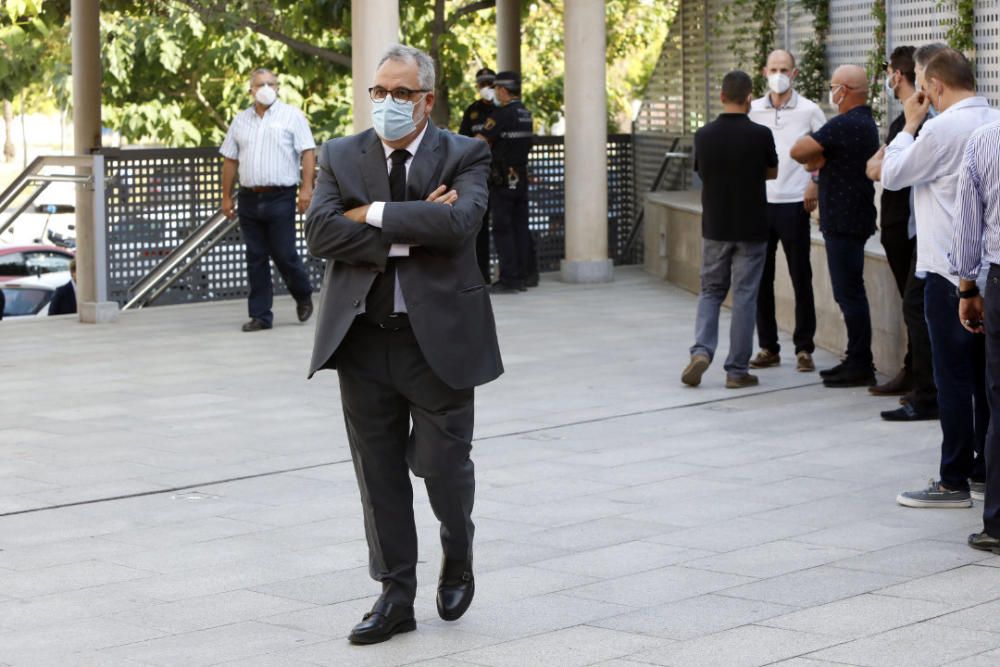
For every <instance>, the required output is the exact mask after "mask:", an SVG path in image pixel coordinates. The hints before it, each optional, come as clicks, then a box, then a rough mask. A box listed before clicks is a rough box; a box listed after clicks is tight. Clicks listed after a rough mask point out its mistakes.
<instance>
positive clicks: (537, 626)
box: [429, 593, 630, 640]
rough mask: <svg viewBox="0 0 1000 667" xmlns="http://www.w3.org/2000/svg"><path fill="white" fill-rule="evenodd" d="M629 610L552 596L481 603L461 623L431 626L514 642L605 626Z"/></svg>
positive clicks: (435, 620)
mask: <svg viewBox="0 0 1000 667" xmlns="http://www.w3.org/2000/svg"><path fill="white" fill-rule="evenodd" d="M629 609H630V608H629V607H624V606H622V605H615V604H609V603H607V602H597V601H595V600H582V599H580V598H574V597H569V596H567V595H563V594H560V593H551V594H548V595H540V596H537V597H531V598H525V599H522V600H514V601H512V602H501V603H497V604H481V603H480V601H479V600H478V599H477V600H476V601H475V602H474V603H473V605H472V606H471V607H470V608H469V611H468V612H466V614H465V615H464V616H463V617H462V618H461V619H459V620H458V621H455V622H453V623H449V622H446V621H443V620H441V619H439V618H432V619H431V620H430V621H429V624H430V625H436V626H442V627H456V628H458V629H459V630H462V631H463V632H472V633H475V634H477V635H483V636H487V637H496V638H498V639H504V640H510V639H517V638H520V637H527V636H530V635H537V634H541V633H545V632H553V631H556V630H562V629H563V628H568V627H571V626H574V625H580V624H588V625H603V623H601V620H602V619H609V618H612V617H614V616H617V615H620V614H622V613H624V612H626V611H628V610H629ZM435 615H436V614H435Z"/></svg>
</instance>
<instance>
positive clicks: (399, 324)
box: [357, 313, 410, 331]
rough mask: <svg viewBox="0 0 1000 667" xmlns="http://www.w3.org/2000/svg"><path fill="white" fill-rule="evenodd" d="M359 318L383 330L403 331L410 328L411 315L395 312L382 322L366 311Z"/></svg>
mask: <svg viewBox="0 0 1000 667" xmlns="http://www.w3.org/2000/svg"><path fill="white" fill-rule="evenodd" d="M357 319H358V321H359V322H363V323H365V324H367V325H368V326H372V327H378V328H379V329H382V330H383V331H403V330H404V329H409V328H410V316H409V315H407V314H406V313H393V314H392V315H390V316H389V317H387V318H386V319H384V320H382V321H381V322H375V321H373V320H372V319H370V318H369V317H368V316H367V315H366V314H364V313H362V314H361V315H359V316H358V318H357Z"/></svg>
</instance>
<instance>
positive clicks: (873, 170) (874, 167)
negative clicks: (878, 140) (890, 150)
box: [865, 146, 885, 183]
mask: <svg viewBox="0 0 1000 667" xmlns="http://www.w3.org/2000/svg"><path fill="white" fill-rule="evenodd" d="M884 158H885V146H882V147H881V148H879V149H878V151H876V152H875V155H872V156H871V157H870V158H868V164H866V165H865V176H867V177H868V178H869V179H870V180H872V181H875V182H876V183H877V182H879V181H881V180H882V160H883V159H884Z"/></svg>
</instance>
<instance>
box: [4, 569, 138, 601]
mask: <svg viewBox="0 0 1000 667" xmlns="http://www.w3.org/2000/svg"><path fill="white" fill-rule="evenodd" d="M151 574H152V572H147V571H143V570H137V569H134V568H130V567H122V566H120V565H114V564H112V563H103V562H101V561H96V560H89V561H81V562H79V563H68V564H66V565H53V566H52V567H46V568H41V569H38V570H23V571H17V572H8V573H6V574H0V593H3V594H4V595H7V596H9V597H14V598H32V597H38V596H41V595H49V594H51V593H61V592H65V591H75V590H79V589H81V588H92V587H94V586H100V585H102V584H108V583H114V582H119V581H131V580H134V579H143V578H146V577H149V576H150V575H151Z"/></svg>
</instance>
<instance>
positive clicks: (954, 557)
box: [835, 540, 990, 577]
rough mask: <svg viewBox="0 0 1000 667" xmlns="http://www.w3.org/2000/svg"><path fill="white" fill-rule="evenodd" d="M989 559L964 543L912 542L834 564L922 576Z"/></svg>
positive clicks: (887, 572) (907, 575) (909, 575)
mask: <svg viewBox="0 0 1000 667" xmlns="http://www.w3.org/2000/svg"><path fill="white" fill-rule="evenodd" d="M989 556H990V554H989V552H983V551H976V550H975V549H970V548H969V547H968V546H967V545H966V544H964V543H949V542H935V541H934V540H916V541H913V542H908V543H906V544H899V545H896V546H891V547H888V548H885V549H881V550H879V551H871V552H869V553H866V554H862V555H859V556H854V557H852V558H845V559H842V560H838V561H837V562H836V563H835V565H836V566H837V567H843V568H846V569H849V570H866V571H868V572H884V573H886V574H896V575H899V576H904V577H924V576H927V575H930V574H935V573H937V572H944V571H945V570H952V569H954V568H956V567H960V566H962V565H968V564H970V563H975V562H977V561H980V560H984V559H986V558H989Z"/></svg>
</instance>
